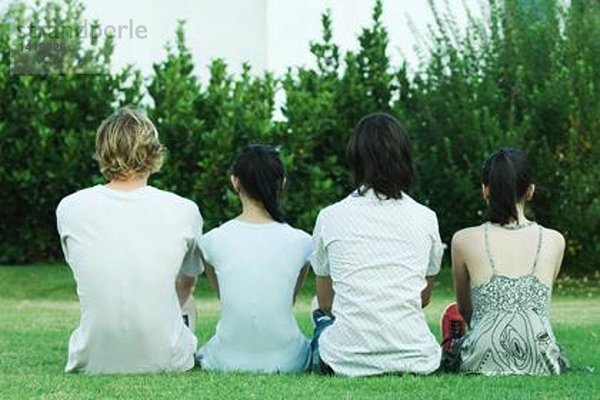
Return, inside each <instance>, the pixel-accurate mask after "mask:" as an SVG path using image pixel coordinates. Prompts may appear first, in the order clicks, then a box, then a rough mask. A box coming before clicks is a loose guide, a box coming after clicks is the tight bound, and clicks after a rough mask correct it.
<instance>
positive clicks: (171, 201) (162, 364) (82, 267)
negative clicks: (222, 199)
mask: <svg viewBox="0 0 600 400" xmlns="http://www.w3.org/2000/svg"><path fill="white" fill-rule="evenodd" d="M56 217H57V224H58V232H59V235H60V238H61V243H62V247H63V252H64V254H65V258H66V260H67V263H68V264H69V266H70V267H71V269H72V270H73V274H74V276H75V280H76V282H77V294H78V296H79V300H80V307H81V321H80V325H79V328H77V329H76V330H75V331H74V332H73V334H72V335H71V339H70V340H69V359H68V362H67V366H66V368H65V370H66V371H67V372H75V371H84V372H88V373H142V372H160V371H184V370H188V369H190V368H192V367H193V366H194V357H193V355H194V351H195V350H196V345H197V342H196V337H195V336H194V334H193V333H192V332H191V331H190V330H189V329H188V328H187V327H186V326H185V325H184V323H183V319H182V314H181V308H180V306H179V300H178V298H177V294H176V291H175V281H176V278H177V276H178V274H179V273H181V274H184V275H187V276H196V275H198V274H200V273H201V272H202V269H203V267H202V264H201V261H200V256H199V254H200V253H199V249H198V247H197V244H196V240H197V237H199V235H200V234H201V231H202V217H201V216H200V212H199V211H198V207H197V206H196V205H195V204H194V203H193V202H191V201H190V200H186V199H184V198H182V197H179V196H177V195H175V194H172V193H169V192H164V191H161V190H158V189H155V188H153V187H151V186H146V187H143V188H140V189H138V190H135V191H131V192H123V191H116V190H113V189H110V188H107V187H105V186H101V185H98V186H94V187H92V188H88V189H84V190H81V191H79V192H76V193H74V194H71V195H70V196H67V197H65V198H64V199H63V200H62V201H61V202H60V204H59V205H58V208H57V209H56Z"/></svg>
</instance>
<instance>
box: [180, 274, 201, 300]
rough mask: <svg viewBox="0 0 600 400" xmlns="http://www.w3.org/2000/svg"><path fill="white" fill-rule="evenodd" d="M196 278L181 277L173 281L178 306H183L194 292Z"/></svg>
mask: <svg viewBox="0 0 600 400" xmlns="http://www.w3.org/2000/svg"><path fill="white" fill-rule="evenodd" d="M195 286H196V277H194V276H185V275H181V276H179V277H178V278H177V280H176V281H175V290H176V291H177V297H178V298H179V305H181V306H183V305H184V304H185V302H186V301H188V299H189V298H190V296H191V295H192V293H193V292H194V287H195Z"/></svg>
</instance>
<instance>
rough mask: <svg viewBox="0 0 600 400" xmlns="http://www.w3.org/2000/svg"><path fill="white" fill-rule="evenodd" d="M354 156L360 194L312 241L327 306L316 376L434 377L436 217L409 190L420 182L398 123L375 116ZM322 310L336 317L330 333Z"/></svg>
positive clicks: (324, 216) (338, 208) (357, 136)
mask: <svg viewBox="0 0 600 400" xmlns="http://www.w3.org/2000/svg"><path fill="white" fill-rule="evenodd" d="M348 149H349V150H348V153H349V154H348V158H349V163H350V166H351V168H352V172H353V176H354V181H355V183H356V186H357V190H356V191H354V192H353V193H352V194H350V195H349V196H348V197H346V198H345V199H344V200H342V201H340V202H338V203H336V204H333V205H331V206H329V207H327V208H325V209H323V210H322V211H321V212H320V214H319V216H318V218H317V222H316V225H315V230H314V234H313V236H314V241H315V253H314V255H313V258H312V259H311V264H312V266H313V269H314V271H315V274H316V275H317V295H318V297H319V307H320V310H317V311H316V313H315V314H314V318H315V323H316V333H315V338H314V339H313V349H314V356H313V357H314V359H313V370H315V371H316V372H322V373H327V372H329V373H331V372H333V373H335V374H339V375H347V376H364V375H376V374H383V373H403V372H409V373H422V374H427V373H431V372H433V371H435V370H437V368H438V367H439V363H440V354H441V352H440V349H439V346H438V345H437V342H436V340H435V337H434V336H433V334H432V333H431V331H430V330H429V328H428V326H427V322H426V320H425V315H424V313H423V310H422V306H423V304H424V301H423V297H422V295H423V290H424V289H426V290H425V291H428V290H429V289H428V288H429V286H428V281H427V279H426V277H427V276H433V275H435V274H437V273H438V271H439V267H440V261H441V255H442V253H443V247H442V244H441V241H440V237H439V232H438V225H437V218H436V216H435V213H434V212H433V211H431V210H430V209H428V208H427V207H425V206H423V205H421V204H419V203H417V202H416V201H415V200H413V199H412V198H411V197H409V196H408V195H407V194H406V193H405V190H406V189H408V187H409V186H410V185H411V183H412V181H413V179H414V172H413V166H412V161H411V158H410V147H409V142H408V137H407V135H406V134H405V133H404V132H403V131H402V129H401V128H400V126H399V125H398V123H397V121H396V120H395V119H393V118H392V117H391V116H388V115H385V114H373V115H370V116H367V117H365V118H364V119H363V120H361V121H360V122H359V124H358V125H357V128H356V130H355V133H354V135H353V136H352V138H351V139H350V144H349V146H348ZM426 301H428V300H426ZM426 301H425V303H426ZM323 313H324V314H331V315H332V323H331V324H330V325H329V326H324V325H322V321H326V320H327V316H325V315H322V314H323ZM319 358H320V360H319ZM319 364H321V366H319Z"/></svg>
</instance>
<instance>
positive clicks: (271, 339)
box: [200, 219, 312, 372]
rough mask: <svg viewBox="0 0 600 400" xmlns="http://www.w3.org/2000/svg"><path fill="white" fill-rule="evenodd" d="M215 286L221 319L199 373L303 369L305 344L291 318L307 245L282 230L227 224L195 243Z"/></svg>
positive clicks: (296, 233)
mask: <svg viewBox="0 0 600 400" xmlns="http://www.w3.org/2000/svg"><path fill="white" fill-rule="evenodd" d="M200 248H201V249H202V253H203V254H204V257H205V260H206V262H207V263H208V264H210V265H212V266H213V267H214V269H215V273H216V275H217V280H218V282H219V293H220V302H221V318H220V320H219V323H218V324H217V327H216V332H215V335H214V336H213V337H212V338H211V339H210V341H209V342H208V343H206V345H204V346H203V347H202V348H201V349H200V355H201V364H202V368H204V369H208V370H221V371H260V372H297V371H302V370H304V369H306V367H307V362H308V359H309V343H308V341H307V339H306V337H305V336H304V335H303V334H302V332H300V329H299V328H298V324H297V323H296V319H295V317H294V312H293V295H294V288H295V285H296V282H297V279H298V275H299V272H300V270H301V269H302V267H303V266H305V265H306V264H307V263H308V257H309V256H310V253H311V251H312V241H311V238H310V235H308V234H307V233H305V232H303V231H301V230H298V229H294V228H292V227H290V226H289V225H287V224H283V223H278V222H273V223H269V224H251V223H247V222H242V221H238V220H235V219H234V220H231V221H229V222H227V223H225V224H223V225H221V226H220V227H219V228H216V229H213V230H212V231H210V232H208V233H207V234H205V235H204V236H202V238H201V239H200Z"/></svg>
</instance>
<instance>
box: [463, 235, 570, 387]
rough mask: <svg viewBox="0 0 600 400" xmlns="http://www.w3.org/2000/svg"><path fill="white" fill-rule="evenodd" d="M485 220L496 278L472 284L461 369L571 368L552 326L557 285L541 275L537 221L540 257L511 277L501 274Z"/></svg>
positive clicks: (540, 371)
mask: <svg viewBox="0 0 600 400" xmlns="http://www.w3.org/2000/svg"><path fill="white" fill-rule="evenodd" d="M489 226H490V224H489V223H487V224H485V225H484V235H485V247H486V252H487V256H488V260H489V264H490V267H491V269H492V276H491V278H490V279H489V280H488V281H487V282H485V283H483V284H481V285H478V286H474V287H472V303H473V315H472V319H471V323H470V327H469V331H468V332H467V333H466V335H465V336H464V337H463V339H462V340H461V342H460V345H459V348H460V350H459V354H460V370H461V371H463V372H468V373H477V374H484V375H551V374H560V373H561V372H564V371H565V370H566V369H567V367H568V362H567V359H566V358H565V356H564V354H563V353H562V350H561V348H560V346H559V345H558V343H557V341H556V338H555V337H554V334H553V332H552V327H551V326H550V319H549V315H548V307H549V305H550V299H551V296H552V287H550V286H547V285H545V284H544V283H542V282H541V281H540V280H539V279H538V277H537V276H536V267H537V263H538V259H539V254H540V249H541V247H542V240H543V238H542V227H541V226H539V225H538V243H537V250H536V255H535V261H534V264H533V268H532V270H531V272H530V273H529V274H527V275H524V276H520V277H516V278H512V277H507V276H503V275H500V274H498V273H497V271H496V268H495V265H494V259H493V257H492V254H491V251H490V245H489V233H488V231H489Z"/></svg>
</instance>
